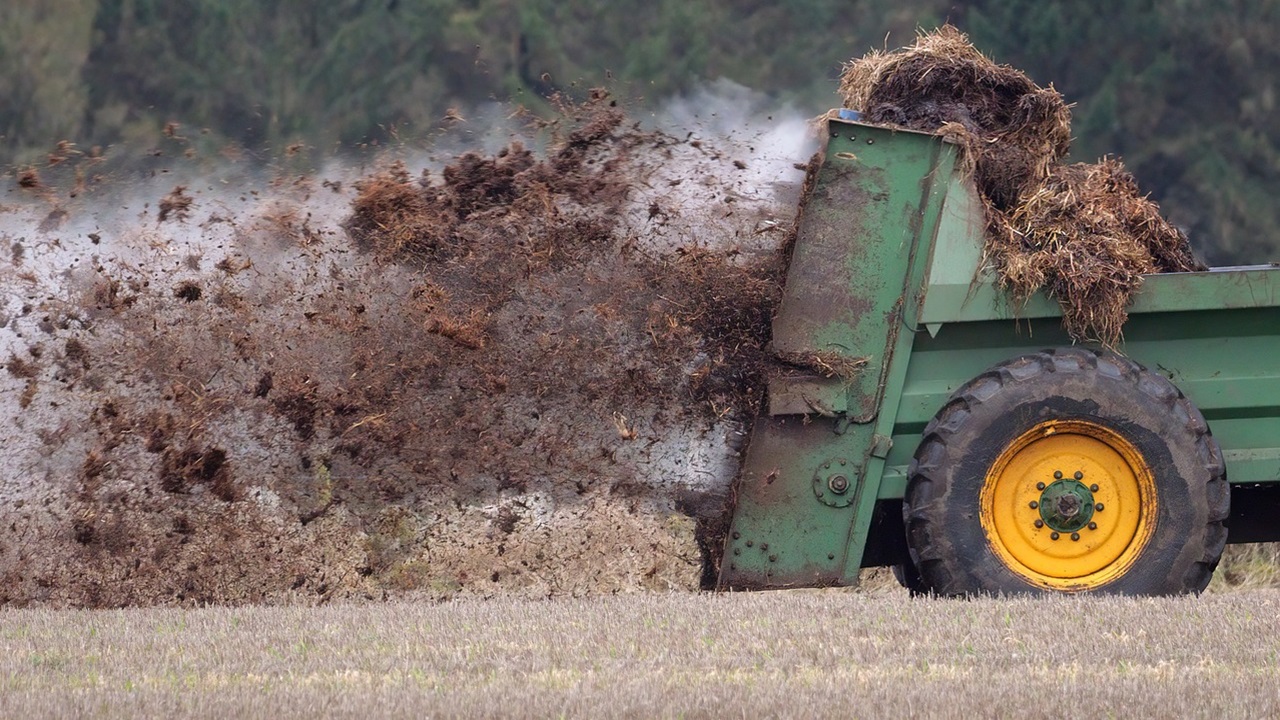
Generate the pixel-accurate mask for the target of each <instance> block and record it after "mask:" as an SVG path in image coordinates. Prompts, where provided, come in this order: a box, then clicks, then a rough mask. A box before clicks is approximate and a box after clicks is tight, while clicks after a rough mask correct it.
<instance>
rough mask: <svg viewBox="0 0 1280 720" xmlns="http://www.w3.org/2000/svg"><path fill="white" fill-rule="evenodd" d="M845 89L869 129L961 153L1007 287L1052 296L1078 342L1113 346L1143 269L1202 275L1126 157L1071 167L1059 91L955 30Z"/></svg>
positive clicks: (937, 34) (850, 80)
mask: <svg viewBox="0 0 1280 720" xmlns="http://www.w3.org/2000/svg"><path fill="white" fill-rule="evenodd" d="M840 91H841V95H842V96H843V98H844V103H845V106H846V107H849V108H852V109H855V110H860V111H861V112H863V113H864V114H865V116H866V118H867V119H868V120H869V121H870V122H874V123H886V124H892V125H899V126H902V127H907V128H911V129H914V130H924V131H929V132H939V133H942V134H944V135H946V136H948V137H950V138H952V139H954V140H955V141H956V142H957V143H958V144H959V145H960V146H961V147H962V148H963V151H964V161H965V163H966V164H967V166H968V169H969V171H970V172H972V174H973V178H974V182H975V184H976V186H977V188H978V191H979V193H980V195H981V197H982V200H983V203H984V206H985V210H986V218H987V241H986V253H987V256H988V257H989V258H990V259H991V260H992V261H993V262H994V265H995V268H996V271H997V272H998V274H999V277H1000V280H1001V282H1002V283H1003V285H1004V286H1005V287H1006V288H1008V289H1009V290H1010V291H1012V292H1013V294H1014V295H1015V297H1017V298H1019V299H1020V300H1025V299H1026V298H1027V297H1029V296H1030V295H1031V294H1033V293H1035V292H1036V291H1039V290H1044V291H1046V292H1047V293H1048V294H1049V295H1050V296H1051V297H1053V298H1055V299H1056V300H1057V301H1058V303H1059V304H1060V305H1061V307H1062V311H1063V325H1064V327H1065V328H1066V330H1067V331H1068V332H1069V333H1070V334H1071V336H1072V337H1073V338H1074V339H1076V340H1082V341H1084V340H1091V341H1097V342H1100V343H1102V344H1104V345H1114V344H1115V343H1117V342H1118V341H1119V340H1120V337H1121V332H1122V329H1123V326H1124V322H1125V320H1126V318H1127V317H1128V311H1127V308H1128V305H1129V302H1130V300H1131V298H1132V297H1133V293H1134V292H1136V291H1137V289H1138V288H1139V287H1140V286H1141V284H1142V277H1141V276H1142V275H1143V274H1147V273H1156V272H1187V271H1194V270H1200V269H1203V265H1202V264H1201V263H1200V262H1199V261H1198V260H1196V258H1195V257H1194V256H1193V254H1192V252H1191V248H1190V244H1189V243H1188V241H1187V238H1186V236H1185V235H1184V234H1183V233H1182V232H1181V231H1180V230H1178V229H1177V228H1176V227H1174V226H1173V225H1172V224H1170V223H1169V222H1167V221H1166V220H1165V219H1164V218H1163V217H1161V215H1160V212H1159V207H1158V206H1157V205H1156V204H1155V203H1154V202H1152V201H1150V200H1148V199H1147V198H1146V197H1145V196H1142V195H1140V194H1139V190H1138V187H1137V184H1136V182H1135V181H1134V179H1133V177H1132V176H1131V175H1130V174H1129V173H1128V172H1126V171H1125V169H1124V166H1123V164H1122V163H1121V162H1120V161H1119V160H1117V159H1112V158H1105V159H1103V160H1101V161H1099V162H1098V163H1096V164H1074V165H1066V164H1064V162H1065V158H1066V156H1067V153H1068V150H1069V149H1070V140H1071V124H1070V123H1071V113H1070V109H1069V106H1068V105H1067V104H1066V102H1065V101H1064V100H1063V99H1062V96H1061V95H1060V94H1059V93H1058V92H1057V91H1056V90H1054V89H1053V87H1052V86H1050V87H1048V88H1042V87H1040V86H1038V85H1036V84H1035V83H1034V82H1032V81H1031V79H1030V78H1029V77H1027V75H1026V74H1025V73H1023V72H1022V71H1020V70H1017V69H1015V68H1012V67H1010V66H1008V65H998V64H996V63H994V62H992V61H991V60H990V59H988V58H987V57H986V56H984V55H983V54H982V53H981V52H979V51H978V50H977V49H976V48H975V47H974V46H973V45H972V44H971V43H970V42H969V39H968V37H967V36H966V35H965V34H964V33H962V32H960V31H959V30H957V29H956V28H954V27H952V26H950V25H947V26H943V27H942V28H940V29H938V30H936V31H933V32H928V33H923V34H921V35H920V36H919V37H918V38H917V39H916V43H915V45H913V46H910V47H906V48H902V49H900V50H897V51H893V52H879V51H875V52H872V53H870V54H868V55H866V56H864V57H862V58H859V59H856V60H853V61H852V62H850V63H849V64H848V65H847V66H846V68H845V71H844V74H843V77H842V81H841V87H840Z"/></svg>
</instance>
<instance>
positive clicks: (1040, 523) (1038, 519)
mask: <svg viewBox="0 0 1280 720" xmlns="http://www.w3.org/2000/svg"><path fill="white" fill-rule="evenodd" d="M1036 527H1038V528H1042V527H1044V521H1043V520H1041V519H1040V518H1036Z"/></svg>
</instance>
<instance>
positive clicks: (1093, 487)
mask: <svg viewBox="0 0 1280 720" xmlns="http://www.w3.org/2000/svg"><path fill="white" fill-rule="evenodd" d="M1089 492H1098V483H1094V484H1092V485H1090V486H1089Z"/></svg>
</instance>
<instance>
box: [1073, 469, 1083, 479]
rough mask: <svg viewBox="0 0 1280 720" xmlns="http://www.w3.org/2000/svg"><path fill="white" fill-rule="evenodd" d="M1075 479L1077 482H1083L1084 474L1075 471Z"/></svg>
mask: <svg viewBox="0 0 1280 720" xmlns="http://www.w3.org/2000/svg"><path fill="white" fill-rule="evenodd" d="M1075 479H1077V480H1083V479H1084V473H1082V472H1080V471H1079V470H1077V471H1076V474H1075Z"/></svg>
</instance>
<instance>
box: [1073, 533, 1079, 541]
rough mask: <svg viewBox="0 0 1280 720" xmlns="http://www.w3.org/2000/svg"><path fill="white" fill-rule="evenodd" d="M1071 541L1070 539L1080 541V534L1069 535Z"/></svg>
mask: <svg viewBox="0 0 1280 720" xmlns="http://www.w3.org/2000/svg"><path fill="white" fill-rule="evenodd" d="M1071 539H1072V540H1079V539H1080V533H1071Z"/></svg>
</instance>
